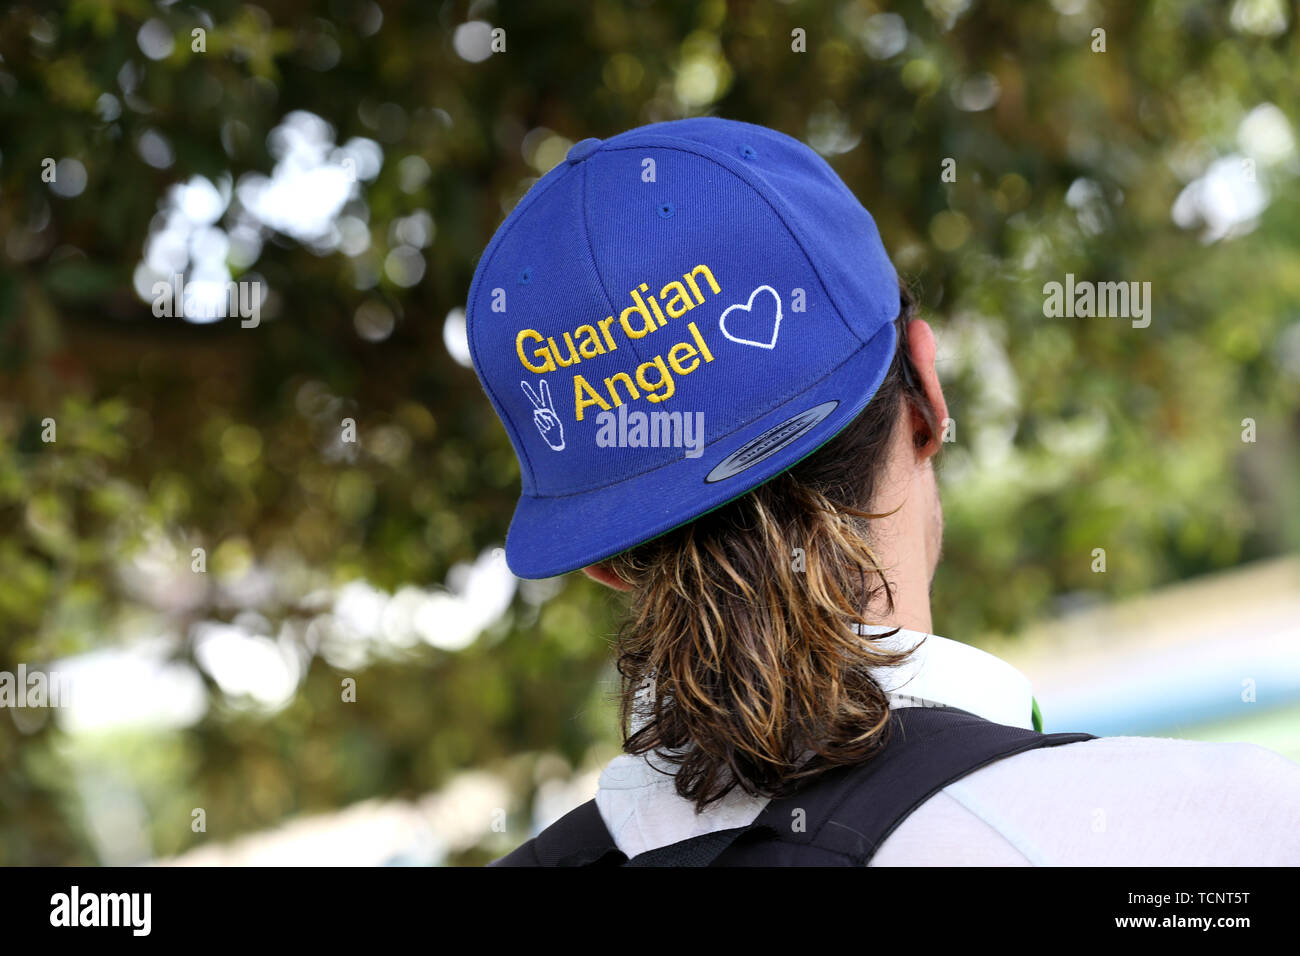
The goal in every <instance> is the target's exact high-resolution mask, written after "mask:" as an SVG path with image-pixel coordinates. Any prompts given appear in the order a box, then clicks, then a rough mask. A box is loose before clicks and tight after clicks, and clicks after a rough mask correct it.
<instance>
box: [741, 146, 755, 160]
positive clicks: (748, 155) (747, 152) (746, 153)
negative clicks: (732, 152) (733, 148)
mask: <svg viewBox="0 0 1300 956" xmlns="http://www.w3.org/2000/svg"><path fill="white" fill-rule="evenodd" d="M740 155H741V156H742V157H744V158H745V159H757V158H758V153H757V152H756V151H755V150H754V147H753V146H742V147H740Z"/></svg>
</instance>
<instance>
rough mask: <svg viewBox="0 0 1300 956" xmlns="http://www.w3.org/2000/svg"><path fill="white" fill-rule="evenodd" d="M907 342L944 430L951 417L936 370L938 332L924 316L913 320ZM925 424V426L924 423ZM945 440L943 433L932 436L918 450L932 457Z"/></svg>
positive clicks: (921, 381)
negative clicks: (936, 339)
mask: <svg viewBox="0 0 1300 956" xmlns="http://www.w3.org/2000/svg"><path fill="white" fill-rule="evenodd" d="M907 345H908V349H909V351H910V353H911V356H912V366H913V368H915V369H916V373H917V376H918V377H919V378H920V386H921V390H922V391H923V392H924V393H925V397H926V398H927V399H928V400H929V402H930V407H931V408H933V409H934V417H935V420H936V421H937V422H938V424H939V427H940V429H942V428H943V423H944V422H945V421H946V420H947V419H948V404H947V402H945V401H944V400H943V388H942V387H940V385H939V373H938V372H937V371H935V367H934V360H935V356H936V354H937V353H938V347H937V345H936V344H935V340H934V331H933V330H932V329H931V328H930V325H929V323H927V322H926V321H925V320H924V319H913V320H912V321H911V322H909V323H908V325H907ZM921 427H925V426H924V424H923V423H922V425H921ZM942 443H943V435H942V433H940V434H937V435H931V436H930V441H929V442H927V443H926V444H925V445H924V446H923V447H922V448H919V449H917V451H918V453H919V454H922V455H923V456H924V457H926V458H929V457H930V456H931V455H933V454H934V453H935V452H937V451H938V450H939V447H940V445H941V444H942Z"/></svg>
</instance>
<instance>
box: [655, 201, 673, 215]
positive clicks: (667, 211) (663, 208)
mask: <svg viewBox="0 0 1300 956" xmlns="http://www.w3.org/2000/svg"><path fill="white" fill-rule="evenodd" d="M656 212H658V213H659V218H660V219H671V218H673V204H672V203H670V202H661V203H660V204H659V206H658V208H657V209H656Z"/></svg>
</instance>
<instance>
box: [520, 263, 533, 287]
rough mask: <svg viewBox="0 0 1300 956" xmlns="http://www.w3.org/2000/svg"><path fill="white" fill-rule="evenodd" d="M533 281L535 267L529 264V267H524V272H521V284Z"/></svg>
mask: <svg viewBox="0 0 1300 956" xmlns="http://www.w3.org/2000/svg"><path fill="white" fill-rule="evenodd" d="M532 281H533V269H532V267H531V266H529V267H528V268H526V269H524V270H523V271H522V272H520V273H519V284H520V285H528V283H530V282H532Z"/></svg>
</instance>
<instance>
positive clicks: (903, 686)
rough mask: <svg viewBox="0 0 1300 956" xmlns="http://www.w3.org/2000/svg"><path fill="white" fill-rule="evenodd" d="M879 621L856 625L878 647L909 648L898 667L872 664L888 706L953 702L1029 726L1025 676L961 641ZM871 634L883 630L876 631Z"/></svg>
mask: <svg viewBox="0 0 1300 956" xmlns="http://www.w3.org/2000/svg"><path fill="white" fill-rule="evenodd" d="M891 630H893V628H890V627H885V626H881V625H869V626H859V628H858V633H860V634H862V635H863V636H872V643H873V644H877V645H879V646H880V647H881V648H882V649H885V650H890V651H902V650H908V649H913V650H912V654H911V656H910V657H908V659H907V660H906V661H904V662H903V663H902V664H900V665H898V666H897V667H883V668H873V669H872V671H871V676H872V677H874V678H875V679H876V682H877V683H879V684H880V686H881V688H882V689H883V690H884V691H885V692H886V693H887V694H889V698H890V699H889V704H890V706H891V707H926V706H931V707H934V706H938V707H956V708H958V709H960V710H964V711H968V712H969V713H972V714H974V715H975V716H977V717H983V718H984V719H985V720H991V721H993V722H994V723H996V724H1006V725H1007V726H1010V727H1023V728H1025V729H1026V730H1032V729H1033V726H1034V725H1033V710H1034V699H1033V689H1032V687H1031V686H1030V683H1029V678H1028V677H1026V676H1025V675H1024V674H1022V673H1020V671H1018V670H1016V669H1015V668H1014V667H1012V666H1011V665H1010V664H1008V663H1007V662H1006V661H1004V660H1002V659H1001V658H998V657H994V656H993V655H992V654H990V653H988V652H987V651H981V650H979V649H978V648H975V647H971V646H970V645H969V644H963V643H961V642H960V641H953V640H949V639H948V638H946V637H939V636H938V635H937V634H924V633H922V632H920V631H909V630H906V629H900V630H899V631H897V632H896V633H894V634H889V632H890V631H891ZM873 635H886V636H880V637H875V636H873Z"/></svg>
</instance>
